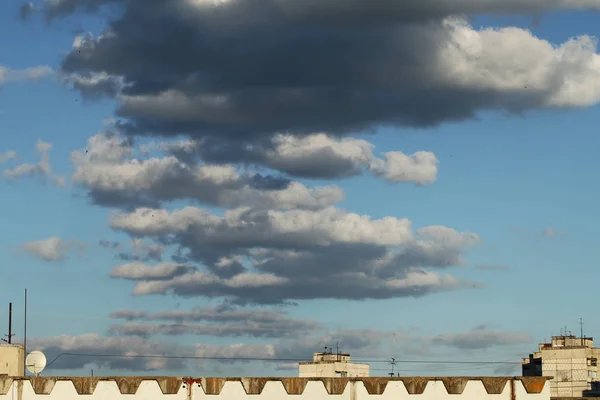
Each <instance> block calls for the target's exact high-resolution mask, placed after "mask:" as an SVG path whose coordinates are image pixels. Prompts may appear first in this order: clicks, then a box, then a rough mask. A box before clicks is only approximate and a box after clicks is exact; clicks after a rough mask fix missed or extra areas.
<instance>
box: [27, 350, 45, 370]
mask: <svg viewBox="0 0 600 400" xmlns="http://www.w3.org/2000/svg"><path fill="white" fill-rule="evenodd" d="M25 367H27V371H29V372H31V373H32V374H34V375H35V376H38V375H39V374H40V373H41V372H42V371H43V370H44V368H46V356H45V355H44V353H42V352H41V351H37V350H35V351H32V352H31V353H29V354H28V355H27V358H26V359H25Z"/></svg>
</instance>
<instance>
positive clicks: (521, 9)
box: [44, 0, 599, 26]
mask: <svg viewBox="0 0 600 400" xmlns="http://www.w3.org/2000/svg"><path fill="white" fill-rule="evenodd" d="M117 2H118V0H53V1H48V2H45V3H44V11H45V13H46V14H47V16H48V17H49V18H56V17H60V16H64V15H67V14H70V13H73V12H76V11H84V12H89V13H91V12H97V11H99V10H100V8H101V6H103V5H107V4H113V3H117ZM130 3H133V2H132V1H130ZM231 3H233V5H234V6H235V5H237V4H236V3H238V1H235V0H233V1H231V0H230V1H212V2H210V1H209V2H194V3H192V4H193V5H194V6H195V7H198V8H205V9H210V6H211V5H212V6H221V7H223V6H224V5H231ZM253 3H254V6H255V7H263V8H264V9H265V10H268V11H272V12H275V11H277V13H278V15H280V17H284V18H286V19H290V20H292V21H305V22H311V23H317V24H327V25H332V24H333V25H335V24H343V25H344V26H354V25H360V24H381V23H392V22H412V21H423V20H428V19H431V18H440V17H444V16H448V15H455V14H466V15H477V14H522V13H531V14H533V15H536V14H537V13H540V12H544V11H551V10H560V9H567V10H568V9H573V10H598V8H599V6H598V3H597V2H596V1H594V0H553V1H546V0H532V1H528V2H525V3H524V2H521V1H518V0H510V1H503V0H492V1H486V2H476V1H475V2H474V1H471V0H458V1H451V0H442V1H439V0H436V1H434V0H425V1H419V0H409V1H405V2H401V3H398V2H395V1H393V0H374V1H372V2H365V1H363V0H350V1H342V0H325V1H318V0H308V1H303V2H301V3H299V4H296V3H293V2H292V3H290V2H288V1H282V0H261V1H255V2H253Z"/></svg>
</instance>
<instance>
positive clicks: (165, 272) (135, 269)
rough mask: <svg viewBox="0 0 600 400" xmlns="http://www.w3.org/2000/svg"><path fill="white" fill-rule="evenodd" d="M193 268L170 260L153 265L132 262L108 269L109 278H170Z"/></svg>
mask: <svg viewBox="0 0 600 400" xmlns="http://www.w3.org/2000/svg"><path fill="white" fill-rule="evenodd" d="M191 270H193V268H192V267H188V266H185V265H178V264H176V263H172V262H168V261H167V262H162V263H160V264H158V265H156V266H154V267H149V266H147V265H146V264H144V263H142V262H138V261H135V262H132V263H128V264H122V265H119V266H116V267H114V268H113V269H112V270H111V271H110V276H111V278H120V279H130V280H138V279H147V280H150V279H151V280H154V279H158V280H161V279H172V278H174V277H177V276H182V275H185V274H186V273H188V272H189V271H191Z"/></svg>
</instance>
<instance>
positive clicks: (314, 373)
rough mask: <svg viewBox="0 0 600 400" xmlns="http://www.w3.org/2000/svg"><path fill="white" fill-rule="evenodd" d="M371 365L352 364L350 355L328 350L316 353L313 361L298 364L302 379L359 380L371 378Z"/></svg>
mask: <svg viewBox="0 0 600 400" xmlns="http://www.w3.org/2000/svg"><path fill="white" fill-rule="evenodd" d="M369 368H370V367H369V364H357V363H352V362H350V354H347V353H340V352H339V351H337V352H336V353H332V352H331V351H329V350H327V347H325V351H324V352H322V353H314V354H313V360H312V361H306V362H300V363H298V373H299V377H300V378H336V377H338V378H346V377H348V378H358V377H368V376H369Z"/></svg>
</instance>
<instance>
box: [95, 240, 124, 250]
mask: <svg viewBox="0 0 600 400" xmlns="http://www.w3.org/2000/svg"><path fill="white" fill-rule="evenodd" d="M98 245H99V246H100V247H104V248H106V249H116V248H119V247H121V243H119V242H112V241H110V240H106V239H102V240H100V241H99V242H98Z"/></svg>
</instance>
